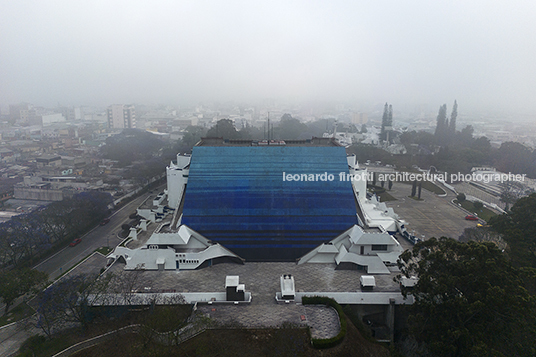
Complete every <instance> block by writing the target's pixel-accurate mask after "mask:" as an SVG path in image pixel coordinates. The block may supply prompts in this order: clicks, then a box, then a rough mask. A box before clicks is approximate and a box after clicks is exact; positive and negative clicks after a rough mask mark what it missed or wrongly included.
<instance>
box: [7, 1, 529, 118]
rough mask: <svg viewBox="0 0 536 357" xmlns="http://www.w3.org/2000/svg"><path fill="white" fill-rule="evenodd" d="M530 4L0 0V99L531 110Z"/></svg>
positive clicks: (39, 102)
mask: <svg viewBox="0 0 536 357" xmlns="http://www.w3.org/2000/svg"><path fill="white" fill-rule="evenodd" d="M535 20H536V2H535V1H533V0H527V1H511V2H507V1H505V0H501V1H492V0H485V1H471V0H465V1H441V0H433V1H432V0H423V1H408V0H392V1H380V0H368V1H333V0H331V1H314V0H308V1H292V0H285V1H276V0H269V1H254V0H245V1H232V0H231V1H230V0H225V1H200V0H196V1H155V0H152V1H135V0H128V1H111V0H108V1H95V0H91V1H48V0H38V1H24V0H16V1H14V0H13V1H11V0H0V104H1V105H7V104H13V103H18V102H21V101H26V102H30V103H33V104H36V105H45V106H53V105H56V104H57V103H58V102H59V103H61V104H63V105H109V104H112V103H146V104H150V103H167V104H181V103H187V102H196V101H207V100H221V101H223V100H237V101H250V100H255V99H262V98H290V99H297V100H320V99H326V100H341V101H353V102H356V103H369V104H370V103H382V102H387V101H388V102H389V103H393V104H394V105H397V104H399V105H400V104H409V105H412V104H419V103H428V104H430V105H432V106H433V107H436V106H437V107H439V105H441V104H443V103H448V105H449V108H450V106H451V105H452V102H453V101H454V99H457V100H458V103H459V105H460V108H471V109H486V108H490V107H491V108H497V109H511V110H516V111H518V110H530V109H536V100H535V99H536V24H535Z"/></svg>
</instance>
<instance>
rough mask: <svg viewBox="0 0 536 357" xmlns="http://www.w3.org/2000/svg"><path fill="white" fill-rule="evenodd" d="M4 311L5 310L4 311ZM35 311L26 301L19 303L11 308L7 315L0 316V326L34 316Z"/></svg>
mask: <svg viewBox="0 0 536 357" xmlns="http://www.w3.org/2000/svg"><path fill="white" fill-rule="evenodd" d="M2 312H3V311H2ZM34 313H35V311H34V310H33V309H32V308H31V307H30V306H28V304H26V303H25V302H23V303H22V304H19V305H18V306H16V307H15V308H14V309H12V310H10V311H9V312H8V313H7V315H4V316H2V317H0V326H5V325H7V324H10V323H12V322H15V321H19V320H22V319H24V318H26V317H28V316H32V315H33V314H34Z"/></svg>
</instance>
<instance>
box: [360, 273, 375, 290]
mask: <svg viewBox="0 0 536 357" xmlns="http://www.w3.org/2000/svg"><path fill="white" fill-rule="evenodd" d="M359 283H360V284H361V290H369V291H370V290H372V289H374V288H375V287H376V279H375V278H374V277H373V276H372V275H361V277H360V278H359Z"/></svg>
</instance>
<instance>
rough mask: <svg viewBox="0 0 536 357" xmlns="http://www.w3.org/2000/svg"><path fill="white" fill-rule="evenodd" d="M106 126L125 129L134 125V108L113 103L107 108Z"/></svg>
mask: <svg viewBox="0 0 536 357" xmlns="http://www.w3.org/2000/svg"><path fill="white" fill-rule="evenodd" d="M107 114H108V127H110V128H114V129H125V128H135V127H136V110H135V108H134V106H132V105H123V104H113V105H111V106H109V107H108V109H107Z"/></svg>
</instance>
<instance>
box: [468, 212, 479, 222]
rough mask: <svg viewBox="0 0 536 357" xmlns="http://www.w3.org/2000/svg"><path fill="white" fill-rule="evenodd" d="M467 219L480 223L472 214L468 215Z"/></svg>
mask: <svg viewBox="0 0 536 357" xmlns="http://www.w3.org/2000/svg"><path fill="white" fill-rule="evenodd" d="M465 219H466V220H468V221H478V217H475V216H473V215H472V214H468V215H467V216H465Z"/></svg>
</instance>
